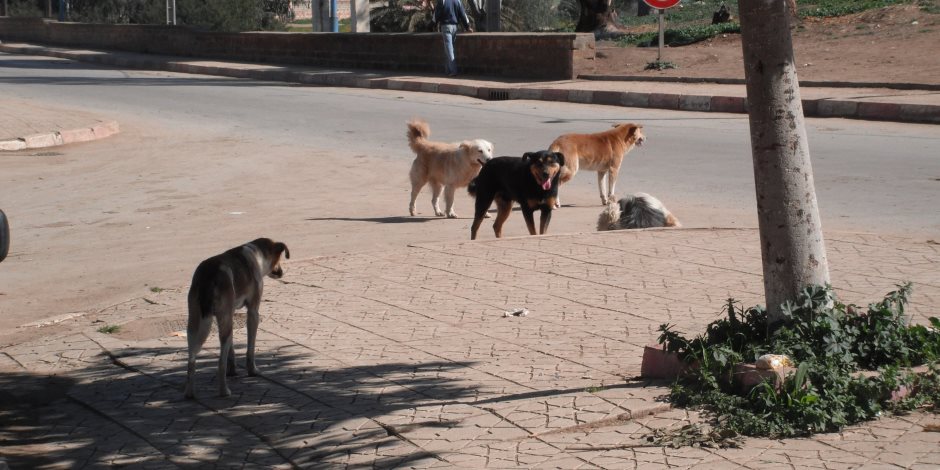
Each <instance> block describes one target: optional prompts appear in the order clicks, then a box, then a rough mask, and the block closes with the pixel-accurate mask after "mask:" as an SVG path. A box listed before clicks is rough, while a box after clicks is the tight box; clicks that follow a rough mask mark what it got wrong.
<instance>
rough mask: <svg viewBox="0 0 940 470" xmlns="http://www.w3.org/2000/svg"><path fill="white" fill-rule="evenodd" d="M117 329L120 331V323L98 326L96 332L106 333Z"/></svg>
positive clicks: (114, 331) (115, 331) (108, 333)
mask: <svg viewBox="0 0 940 470" xmlns="http://www.w3.org/2000/svg"><path fill="white" fill-rule="evenodd" d="M118 331H121V325H105V326H102V327H101V328H98V333H104V334H106V335H110V334H112V333H117V332H118Z"/></svg>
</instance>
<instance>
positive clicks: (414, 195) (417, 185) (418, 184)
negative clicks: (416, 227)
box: [408, 180, 425, 215]
mask: <svg viewBox="0 0 940 470" xmlns="http://www.w3.org/2000/svg"><path fill="white" fill-rule="evenodd" d="M424 183H425V182H424V181H419V180H413V181H412V182H411V203H410V204H408V212H409V213H410V214H411V215H417V214H418V207H417V206H416V205H415V201H417V200H418V194H420V193H421V188H423V187H424Z"/></svg>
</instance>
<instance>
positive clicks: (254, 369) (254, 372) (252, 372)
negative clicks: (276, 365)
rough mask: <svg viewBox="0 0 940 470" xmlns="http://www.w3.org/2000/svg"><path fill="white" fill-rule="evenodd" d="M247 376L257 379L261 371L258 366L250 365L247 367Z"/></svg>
mask: <svg viewBox="0 0 940 470" xmlns="http://www.w3.org/2000/svg"><path fill="white" fill-rule="evenodd" d="M248 375H249V376H250V377H258V376H260V375H261V369H259V368H258V366H255V365H250V366H248Z"/></svg>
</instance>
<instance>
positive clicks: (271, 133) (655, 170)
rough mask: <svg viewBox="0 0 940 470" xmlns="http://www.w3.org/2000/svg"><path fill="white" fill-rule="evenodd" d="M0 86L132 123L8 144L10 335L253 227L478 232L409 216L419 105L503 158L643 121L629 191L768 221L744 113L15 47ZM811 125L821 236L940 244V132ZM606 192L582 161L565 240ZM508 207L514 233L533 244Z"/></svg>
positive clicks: (710, 213)
mask: <svg viewBox="0 0 940 470" xmlns="http://www.w3.org/2000/svg"><path fill="white" fill-rule="evenodd" d="M0 96H4V97H8V98H11V99H17V100H21V101H26V102H31V103H36V104H37V105H42V106H57V107H60V108H62V109H63V110H75V111H81V112H85V113H93V114H95V115H99V116H101V117H102V118H103V119H113V120H117V121H119V122H120V123H121V126H122V133H121V134H119V135H118V136H116V137H113V138H110V139H106V140H102V141H98V142H92V143H87V144H80V145H72V146H67V147H61V148H57V149H55V151H54V152H53V154H51V155H50V154H48V153H43V154H40V153H37V152H35V151H32V152H15V153H12V154H4V155H0V207H2V208H3V210H4V211H5V212H6V213H7V214H8V216H9V217H10V219H11V222H12V225H13V227H14V235H13V245H12V246H11V254H10V258H8V259H7V260H6V261H5V262H4V264H3V265H0V312H2V313H3V315H2V318H0V327H9V326H16V325H20V324H23V323H25V322H27V321H33V320H35V319H36V318H43V317H48V316H51V315H60V314H68V313H82V312H87V311H91V310H94V309H98V308H102V307H105V306H107V305H112V304H114V303H116V302H118V301H120V300H122V299H127V298H131V297H135V296H136V297H139V296H140V295H144V294H145V293H146V292H147V290H148V289H150V288H153V287H160V288H179V287H180V286H185V285H186V284H187V283H188V281H189V276H190V275H191V272H192V269H193V268H194V267H195V265H196V264H197V263H198V261H199V260H201V259H203V258H206V257H208V256H210V255H212V254H215V253H217V252H219V251H221V250H223V249H225V248H228V247H230V246H233V245H235V244H238V243H242V242H244V241H247V240H250V239H252V238H255V237H257V236H270V237H273V238H280V239H283V240H285V241H287V242H288V244H289V245H291V252H292V254H295V256H297V257H300V258H310V257H315V256H329V255H336V254H340V253H342V252H345V251H362V250H382V249H394V248H395V247H400V246H403V245H404V244H407V243H409V242H417V241H429V240H454V239H458V240H459V239H469V224H470V219H468V218H467V217H468V216H470V209H471V202H470V199H469V197H468V196H466V194H462V193H461V194H458V199H457V212H458V213H459V214H460V215H461V216H462V218H461V219H458V220H440V219H435V218H433V217H429V215H430V214H431V211H430V205H429V203H428V200H429V198H430V195H429V194H428V193H427V190H426V191H425V193H423V194H422V196H421V198H420V199H419V204H418V209H419V211H420V212H421V214H419V217H416V218H411V217H408V216H407V203H408V192H409V184H408V181H407V173H408V168H409V165H410V161H411V159H412V155H411V153H410V150H409V149H408V147H407V143H406V140H405V135H404V134H405V121H407V120H408V119H409V118H411V117H416V116H418V117H422V118H425V119H426V120H427V121H428V122H429V123H430V125H431V129H432V136H433V137H434V138H438V139H441V140H449V141H456V140H461V139H464V138H477V137H479V138H486V139H488V140H490V141H492V142H494V143H495V146H496V153H497V154H499V155H520V154H521V153H522V152H525V151H531V150H538V149H542V148H545V147H546V146H547V145H548V144H549V143H550V142H551V141H552V140H553V139H554V138H555V137H556V136H558V135H559V134H562V133H567V132H596V131H600V130H603V129H606V128H607V127H609V125H610V124H611V123H615V122H621V121H630V122H637V123H641V124H643V125H644V126H645V127H644V130H645V133H646V136H647V145H645V146H643V147H642V148H639V149H637V150H635V151H634V152H632V153H631V154H630V155H629V156H628V157H627V160H626V161H625V164H624V169H623V170H622V173H621V176H620V179H619V183H618V193H619V194H624V193H628V192H635V191H644V192H648V193H651V194H653V195H655V196H657V197H659V198H660V199H661V200H662V201H663V202H664V203H665V204H666V205H667V206H668V207H669V208H670V209H671V210H672V212H674V213H675V214H676V215H677V216H678V217H679V218H680V219H681V220H682V222H683V223H684V224H685V225H686V226H688V227H712V226H714V227H754V226H756V214H755V208H754V206H755V204H754V191H753V176H752V166H751V156H750V148H749V144H748V128H747V119H746V116H743V115H730V114H716V113H690V112H672V111H660V110H650V109H632V108H619V107H606V106H586V105H576V104H564V103H546V102H534V101H503V102H485V101H478V100H474V99H470V98H465V97H457V96H449V95H435V94H423V93H406V92H393V91H382V90H362V89H341V88H317V87H304V86H293V85H286V84H280V83H268V82H257V81H251V80H240V79H229V78H221V77H211V76H198V75H184V74H174V73H167V72H148V71H135V70H112V69H104V68H98V67H95V66H92V65H89V64H82V63H73V62H69V61H64V60H58V59H52V58H47V57H29V56H12V55H4V54H0ZM808 126H809V129H808V132H809V139H810V148H811V153H812V158H813V163H814V170H815V178H816V187H817V193H818V198H819V204H820V209H821V212H822V219H823V227H824V229H830V230H840V231H860V232H872V233H879V234H895V235H903V236H909V237H914V238H919V239H937V240H940V211H938V210H937V209H936V203H937V200H938V195H940V127H938V126H928V125H905V124H896V123H879V122H863V121H846V120H822V119H811V120H809V121H808ZM596 192H597V189H596V178H595V176H594V174H593V173H588V172H582V173H580V174H579V175H578V177H577V178H576V179H575V180H574V181H573V182H572V183H571V184H570V185H567V186H565V187H564V188H563V191H562V199H563V202H564V203H565V204H566V207H565V208H563V209H562V210H561V211H560V212H558V213H557V214H556V215H555V217H554V219H553V221H552V227H551V232H553V233H560V232H578V231H592V230H593V229H594V223H595V220H596V217H597V214H598V213H599V212H600V209H601V208H600V206H599V205H598V201H597V195H596ZM513 217H514V218H512V219H510V221H509V222H508V223H507V227H506V228H507V233H506V234H507V235H509V236H515V235H523V234H524V233H525V232H524V225H523V223H522V220H521V217H519V216H513ZM516 219H518V220H516ZM481 234H482V235H481V237H490V236H492V234H491V232H489V231H488V229H487V230H486V231H481Z"/></svg>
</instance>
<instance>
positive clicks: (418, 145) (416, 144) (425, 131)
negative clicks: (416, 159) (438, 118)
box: [405, 118, 431, 153]
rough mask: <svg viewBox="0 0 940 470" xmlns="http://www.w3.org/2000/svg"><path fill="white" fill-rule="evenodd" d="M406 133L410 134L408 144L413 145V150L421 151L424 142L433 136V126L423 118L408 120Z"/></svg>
mask: <svg viewBox="0 0 940 470" xmlns="http://www.w3.org/2000/svg"><path fill="white" fill-rule="evenodd" d="M405 135H407V136H408V146H409V147H411V150H412V151H413V152H415V153H420V152H421V151H422V148H423V144H424V143H425V142H427V140H428V139H429V138H431V126H428V123H426V122H424V121H423V120H421V119H418V118H415V119H412V120H410V121H408V132H407V133H406V134H405Z"/></svg>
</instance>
